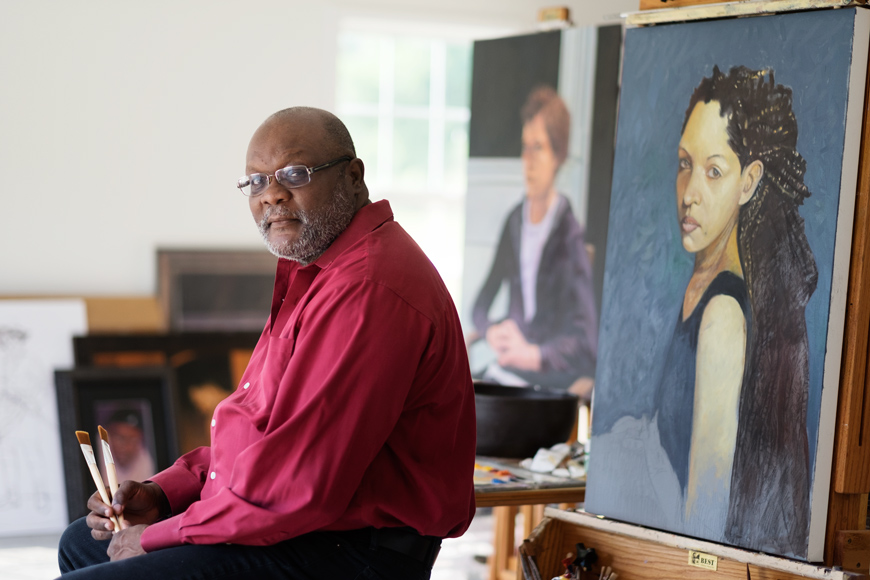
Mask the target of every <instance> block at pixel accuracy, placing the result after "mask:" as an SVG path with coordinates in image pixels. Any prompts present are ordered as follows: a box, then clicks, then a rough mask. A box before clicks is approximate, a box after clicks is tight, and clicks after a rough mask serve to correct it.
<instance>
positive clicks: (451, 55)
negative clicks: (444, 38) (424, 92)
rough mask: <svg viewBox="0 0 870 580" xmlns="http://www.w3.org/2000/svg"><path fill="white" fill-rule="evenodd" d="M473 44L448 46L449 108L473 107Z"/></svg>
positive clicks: (452, 44)
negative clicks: (471, 88)
mask: <svg viewBox="0 0 870 580" xmlns="http://www.w3.org/2000/svg"><path fill="white" fill-rule="evenodd" d="M471 53H472V45H471V43H461V44H460V43H451V44H448V45H447V106H448V107H469V106H471V93H470V87H471Z"/></svg>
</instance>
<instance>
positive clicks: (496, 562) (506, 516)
mask: <svg viewBox="0 0 870 580" xmlns="http://www.w3.org/2000/svg"><path fill="white" fill-rule="evenodd" d="M492 515H493V519H494V520H495V534H494V537H493V540H492V547H493V554H492V558H490V560H489V580H499V577H500V575H501V573H502V571H503V570H507V569H508V567H509V562H510V557H511V556H512V555H513V553H514V525H515V523H514V522H515V520H516V516H517V508H516V506H498V507H494V508H492Z"/></svg>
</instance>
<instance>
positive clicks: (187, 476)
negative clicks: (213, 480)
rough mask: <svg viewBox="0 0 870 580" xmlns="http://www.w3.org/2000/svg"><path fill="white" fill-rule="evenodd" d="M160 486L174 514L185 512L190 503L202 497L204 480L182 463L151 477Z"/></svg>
mask: <svg viewBox="0 0 870 580" xmlns="http://www.w3.org/2000/svg"><path fill="white" fill-rule="evenodd" d="M149 481H152V482H154V483H156V484H157V485H159V486H160V489H162V490H163V493H164V494H166V499H167V500H168V501H169V507H170V509H171V510H172V513H173V514H176V515H178V514H180V513H182V512H184V510H186V509H187V508H188V507H190V504H192V503H193V502H195V501H198V500H199V499H200V493H201V492H202V482H201V481H200V479H199V477H197V476H196V475H194V474H193V473H191V472H190V471H189V470H187V469H186V468H184V467H183V466H181V465H178V464H175V465H172V466H171V467H169V468H168V469H164V470H163V471H161V472H160V473H158V474H157V475H155V476H154V477H152V478H150V479H149Z"/></svg>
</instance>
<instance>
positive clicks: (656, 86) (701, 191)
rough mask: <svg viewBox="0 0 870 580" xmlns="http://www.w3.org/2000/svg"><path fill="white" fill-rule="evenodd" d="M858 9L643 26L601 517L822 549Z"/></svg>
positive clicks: (595, 478)
mask: <svg viewBox="0 0 870 580" xmlns="http://www.w3.org/2000/svg"><path fill="white" fill-rule="evenodd" d="M856 14H857V12H854V11H853V12H839V13H835V12H834V11H832V12H827V13H824V14H822V13H818V14H813V15H809V16H808V15H806V14H790V15H776V16H771V17H764V18H753V19H745V20H739V21H738V20H728V21H711V22H702V23H686V24H679V25H674V26H668V27H652V28H646V29H633V30H630V31H628V32H627V36H626V48H625V61H624V68H623V83H622V93H621V94H622V102H621V105H620V115H619V127H618V129H617V144H616V161H615V166H614V181H613V189H612V197H611V206H610V207H611V213H610V220H609V232H610V237H609V238H608V250H607V260H606V265H605V291H604V302H603V305H602V316H601V324H600V332H599V360H598V366H597V370H596V377H595V392H596V399H595V409H594V412H593V425H592V445H591V453H590V463H589V467H588V471H589V480H588V487H587V501H586V509H587V511H590V512H592V513H597V514H602V515H605V516H609V517H612V518H615V519H621V520H626V521H630V522H634V523H639V524H642V525H645V526H649V527H654V528H659V529H665V530H669V531H673V532H676V533H679V534H685V535H690V536H696V537H700V538H704V539H708V540H712V541H716V542H724V543H729V544H732V545H736V546H740V547H744V548H749V549H753V550H758V551H763V552H770V553H775V554H780V555H784V556H790V557H798V558H804V559H812V558H818V557H820V554H821V551H822V549H823V547H824V522H825V511H824V510H825V507H826V504H827V501H826V498H827V493H828V492H827V484H828V482H829V480H830V471H827V473H825V469H817V467H818V465H825V464H826V462H829V461H830V453H831V445H832V443H833V442H832V440H830V435H829V434H830V433H832V430H830V429H827V428H824V427H823V426H827V425H832V424H833V421H834V418H833V417H831V416H830V414H825V413H823V409H830V408H834V407H833V406H823V405H822V400H823V398H824V397H826V396H828V395H827V393H830V392H832V390H833V389H828V388H827V387H828V385H827V384H826V381H827V380H828V379H829V376H828V375H826V373H825V367H826V358H827V357H828V356H829V354H830V353H831V352H837V350H836V349H838V348H839V346H837V344H838V343H837V342H836V341H837V340H841V337H840V338H837V335H838V333H837V332H831V333H829V324H832V323H831V322H830V321H831V320H832V317H833V316H834V314H832V310H831V308H832V304H833V300H834V298H833V297H834V295H835V294H836V292H835V288H839V286H838V284H841V282H840V280H841V279H845V277H844V276H843V275H842V274H839V275H838V274H837V273H836V272H835V263H836V264H843V263H845V264H848V259H846V260H845V261H842V256H843V255H844V254H845V256H846V258H847V257H848V252H849V248H848V247H844V246H843V245H837V244H836V239H837V232H838V229H839V228H840V227H841V225H842V224H846V223H851V221H850V216H849V215H848V214H843V213H840V212H841V210H842V208H843V207H849V204H850V203H853V201H850V200H853V199H854V198H851V197H849V196H851V195H853V194H852V193H850V191H852V188H848V187H846V186H844V185H842V184H841V181H842V180H843V179H844V178H843V176H844V175H848V174H851V173H852V171H853V168H850V167H846V159H847V158H846V157H845V154H844V151H846V150H847V148H848V147H849V145H844V143H845V142H846V134H847V133H846V128H847V126H850V125H849V123H847V120H846V117H847V105H848V104H849V102H850V99H851V98H854V97H853V96H852V95H851V93H850V78H851V77H850V67H852V66H853V65H852V64H851V63H852V58H851V55H852V45H853V41H852V35H853V34H854V29H855V21H856V18H857V16H856ZM689 47H691V48H689ZM661 54H669V55H671V58H669V59H667V60H666V61H665V60H663V59H661V58H660V57H658V56H657V55H661ZM809 55H815V56H816V57H818V58H815V57H812V58H811V57H810V56H809ZM820 55H822V56H820ZM822 87H824V88H823V89H822ZM862 87H863V84H862ZM861 101H863V99H861ZM856 102H859V100H858V99H856ZM850 122H851V121H850ZM858 126H860V119H858ZM853 146H857V145H855V144H853ZM850 163H853V164H854V163H855V161H850ZM854 170H857V169H856V168H854ZM847 220H849V221H847ZM846 246H847V245H846ZM835 255H837V256H839V257H838V260H841V261H835ZM837 267H839V266H837ZM831 328H834V326H831ZM839 334H841V333H839ZM834 358H836V356H834ZM831 380H833V379H831ZM823 386H824V387H825V388H824V389H823ZM833 386H834V387H835V386H836V385H833ZM834 392H835V391H834ZM823 437H824V438H828V439H824V440H823ZM814 530H816V531H814ZM819 530H820V532H819Z"/></svg>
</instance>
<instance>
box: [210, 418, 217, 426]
mask: <svg viewBox="0 0 870 580" xmlns="http://www.w3.org/2000/svg"><path fill="white" fill-rule="evenodd" d="M215 425H217V421H215V420H214V419H212V420H211V426H212V427H214V426H215Z"/></svg>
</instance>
